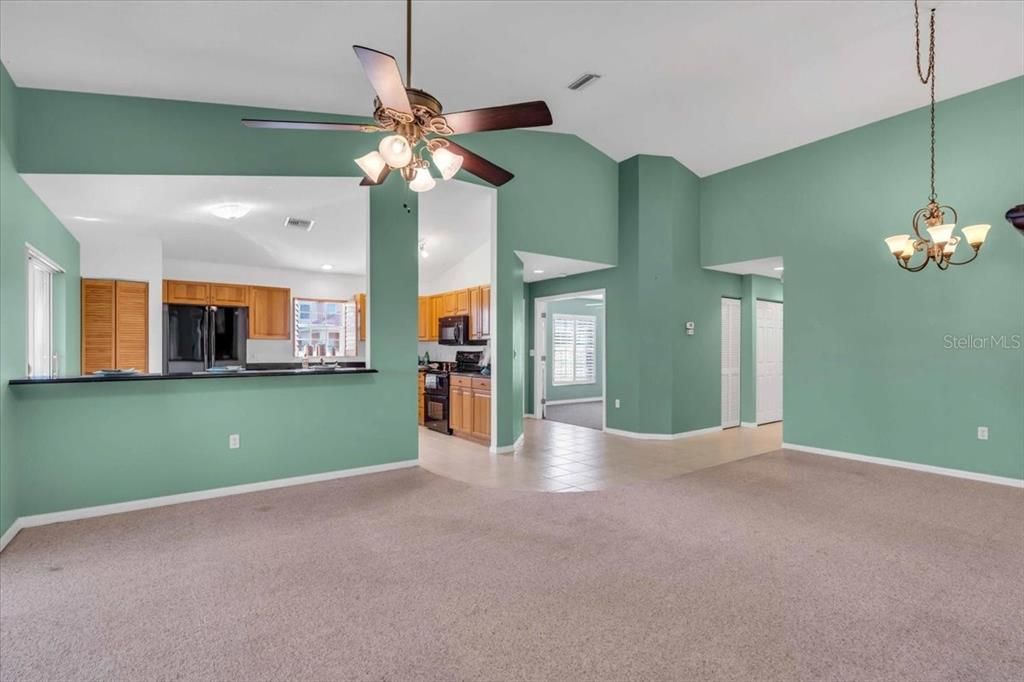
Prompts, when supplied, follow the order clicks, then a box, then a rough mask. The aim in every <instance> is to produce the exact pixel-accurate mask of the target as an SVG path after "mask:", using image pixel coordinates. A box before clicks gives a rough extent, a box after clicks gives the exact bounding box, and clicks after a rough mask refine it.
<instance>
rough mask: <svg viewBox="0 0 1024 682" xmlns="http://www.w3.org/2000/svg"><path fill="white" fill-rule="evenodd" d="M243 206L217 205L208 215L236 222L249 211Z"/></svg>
mask: <svg viewBox="0 0 1024 682" xmlns="http://www.w3.org/2000/svg"><path fill="white" fill-rule="evenodd" d="M251 210H252V208H251V207H249V206H246V205H245V204H219V205H217V206H214V207H213V208H211V209H210V213H212V214H213V215H215V216H217V217H218V218H222V219H223V220H238V219H239V218H242V217H244V216H245V215H246V214H248V213H249V211H251Z"/></svg>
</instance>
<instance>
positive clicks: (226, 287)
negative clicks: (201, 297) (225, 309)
mask: <svg viewBox="0 0 1024 682" xmlns="http://www.w3.org/2000/svg"><path fill="white" fill-rule="evenodd" d="M210 305H224V306H234V307H236V308H244V307H245V306H247V305H249V287H247V286H245V285H244V284H215V283H213V282H211V283H210Z"/></svg>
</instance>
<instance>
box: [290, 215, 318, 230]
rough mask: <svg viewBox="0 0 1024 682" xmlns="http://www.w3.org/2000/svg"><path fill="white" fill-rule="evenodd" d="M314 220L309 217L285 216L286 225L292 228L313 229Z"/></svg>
mask: <svg viewBox="0 0 1024 682" xmlns="http://www.w3.org/2000/svg"><path fill="white" fill-rule="evenodd" d="M313 222H314V221H312V220H309V219H307V218H285V221H284V226H285V227H287V228H288V229H291V230H304V231H305V232H309V231H310V230H312V229H313Z"/></svg>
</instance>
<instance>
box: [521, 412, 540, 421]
mask: <svg viewBox="0 0 1024 682" xmlns="http://www.w3.org/2000/svg"><path fill="white" fill-rule="evenodd" d="M536 418H537V417H536V416H535V415H534V414H533V412H524V413H523V419H536Z"/></svg>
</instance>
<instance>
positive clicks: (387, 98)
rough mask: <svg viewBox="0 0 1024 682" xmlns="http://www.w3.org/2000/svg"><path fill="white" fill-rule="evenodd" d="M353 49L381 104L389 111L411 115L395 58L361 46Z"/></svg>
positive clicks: (407, 96)
mask: <svg viewBox="0 0 1024 682" xmlns="http://www.w3.org/2000/svg"><path fill="white" fill-rule="evenodd" d="M352 49H353V50H355V51H356V56H357V57H358V58H359V63H360V64H362V65H363V71H364V72H365V73H366V77H367V78H368V79H369V81H370V85H372V86H373V90H374V92H376V93H377V97H378V98H379V99H380V103H381V104H382V105H383V106H385V107H388V108H389V109H395V110H397V111H401V112H403V113H406V114H411V113H412V106H411V105H410V104H409V95H408V94H406V92H405V83H404V82H403V81H402V74H401V72H400V71H399V70H398V62H396V61H395V58H394V57H392V56H391V55H389V54H385V53H383V52H378V51H377V50H371V49H370V48H368V47H362V46H361V45H353V46H352Z"/></svg>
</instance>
